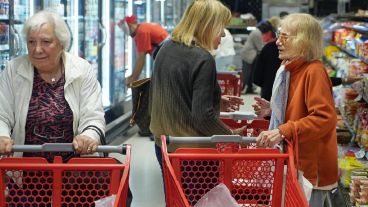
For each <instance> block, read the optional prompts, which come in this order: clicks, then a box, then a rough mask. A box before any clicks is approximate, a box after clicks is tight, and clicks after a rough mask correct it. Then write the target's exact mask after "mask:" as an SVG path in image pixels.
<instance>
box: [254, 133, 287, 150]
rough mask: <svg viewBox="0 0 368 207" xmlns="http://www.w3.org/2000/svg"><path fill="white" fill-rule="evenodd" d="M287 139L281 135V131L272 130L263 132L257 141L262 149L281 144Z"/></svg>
mask: <svg viewBox="0 0 368 207" xmlns="http://www.w3.org/2000/svg"><path fill="white" fill-rule="evenodd" d="M284 138H285V137H284V136H283V135H282V134H281V132H280V130H279V129H272V130H269V131H263V132H261V133H260V134H259V135H258V137H257V139H256V142H257V145H258V146H260V147H273V146H275V145H276V144H278V143H280V142H281V141H282V140H283V139H284Z"/></svg>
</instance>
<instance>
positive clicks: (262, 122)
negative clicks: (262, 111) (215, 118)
mask: <svg viewBox="0 0 368 207" xmlns="http://www.w3.org/2000/svg"><path fill="white" fill-rule="evenodd" d="M220 118H221V121H222V122H224V123H225V124H226V125H227V126H229V127H230V128H231V129H238V128H241V127H243V126H247V127H246V129H245V130H244V131H243V133H242V134H241V135H242V136H248V137H255V136H258V135H259V134H260V133H261V132H262V131H265V130H267V129H268V126H269V121H268V120H266V119H259V118H257V116H256V115H255V114H254V113H253V112H221V114H220Z"/></svg>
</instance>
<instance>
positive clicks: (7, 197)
mask: <svg viewBox="0 0 368 207" xmlns="http://www.w3.org/2000/svg"><path fill="white" fill-rule="evenodd" d="M55 146H57V147H55ZM29 147H31V148H29ZM60 148H62V149H65V150H60ZM25 149H26V150H25ZM130 149H131V147H130V145H119V146H98V147H97V151H98V152H120V153H122V154H125V163H124V164H121V163H119V162H118V161H117V160H115V159H114V158H102V157H101V158H100V157H98V158H92V157H91V158H87V157H85V158H72V159H70V160H69V161H68V162H67V163H63V162H62V158H61V157H60V156H56V157H55V158H54V162H53V163H49V162H47V160H46V159H45V158H42V157H9V158H2V159H0V192H2V193H0V206H4V207H15V206H38V207H51V206H52V207H72V206H73V207H74V206H75V207H77V206H81V207H89V206H95V201H96V200H98V199H101V198H104V197H107V196H111V195H113V194H115V195H116V198H115V203H114V207H125V206H126V201H127V195H128V187H129V182H128V178H129V167H130V151H131V150H130ZM70 150H71V151H73V146H72V144H70V143H60V144H44V145H14V146H13V151H22V152H35V151H37V152H41V151H42V152H55V151H57V152H61V151H68V152H70Z"/></svg>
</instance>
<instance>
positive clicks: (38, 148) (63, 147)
mask: <svg viewBox="0 0 368 207" xmlns="http://www.w3.org/2000/svg"><path fill="white" fill-rule="evenodd" d="M12 151H13V152H74V147H73V144H72V143H45V144H42V145H13V148H12ZM96 152H107V153H111V152H115V153H120V154H126V145H125V144H122V145H98V146H97V150H96Z"/></svg>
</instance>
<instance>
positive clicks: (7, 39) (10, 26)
mask: <svg viewBox="0 0 368 207" xmlns="http://www.w3.org/2000/svg"><path fill="white" fill-rule="evenodd" d="M37 7H39V1H29V0H14V1H9V0H1V1H0V72H1V71H2V70H4V69H5V67H6V64H7V62H8V61H9V60H10V59H11V58H14V57H17V56H20V55H24V54H27V47H26V42H25V41H24V37H23V34H22V30H23V26H24V22H25V20H26V19H27V18H28V17H29V16H30V15H31V14H33V12H34V8H37Z"/></svg>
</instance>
